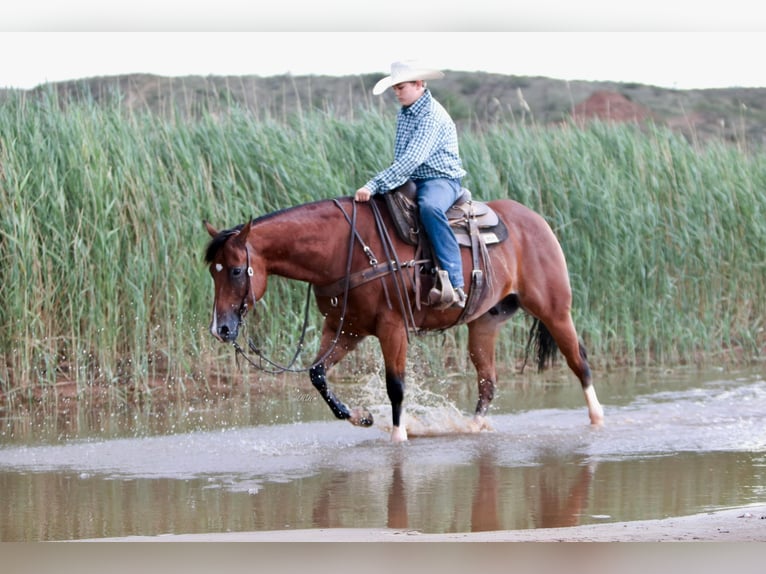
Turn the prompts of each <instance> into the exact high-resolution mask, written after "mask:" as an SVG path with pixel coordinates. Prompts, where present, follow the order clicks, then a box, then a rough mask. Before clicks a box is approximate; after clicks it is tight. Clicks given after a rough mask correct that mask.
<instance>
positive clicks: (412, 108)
mask: <svg viewBox="0 0 766 574" xmlns="http://www.w3.org/2000/svg"><path fill="white" fill-rule="evenodd" d="M430 103H431V91H430V90H428V89H426V91H425V92H423V95H422V96H420V97H419V98H418V99H417V100H415V101H414V102H413V103H412V104H410V105H409V106H402V113H403V114H405V115H408V116H416V115H418V114H419V113H420V112H422V111H423V110H424V109H426V108H427V107H428V106H429V105H430Z"/></svg>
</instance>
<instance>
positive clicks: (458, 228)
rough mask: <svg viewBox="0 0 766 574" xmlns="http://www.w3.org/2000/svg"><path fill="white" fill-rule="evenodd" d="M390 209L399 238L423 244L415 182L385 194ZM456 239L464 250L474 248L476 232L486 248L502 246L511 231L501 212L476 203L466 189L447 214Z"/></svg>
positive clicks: (409, 182)
mask: <svg viewBox="0 0 766 574" xmlns="http://www.w3.org/2000/svg"><path fill="white" fill-rule="evenodd" d="M383 198H384V199H385V202H386V206H387V207H388V210H389V212H390V213H391V218H392V219H393V220H394V226H395V227H396V232H397V233H398V235H399V237H400V238H401V239H402V240H403V241H404V242H405V243H408V244H409V245H415V246H417V245H419V244H420V243H421V241H422V240H423V238H424V235H423V234H422V233H420V218H419V216H418V201H417V189H416V187H415V183H414V182H413V181H412V180H408V181H407V182H406V183H404V184H403V185H401V186H400V187H397V188H396V189H393V190H391V191H390V192H388V193H384V194H383ZM446 215H447V220H448V221H449V223H450V227H451V228H452V231H453V233H454V234H455V239H457V242H458V244H459V245H461V246H463V247H471V233H472V229H474V228H475V230H477V231H478V233H479V234H480V236H481V239H482V241H483V242H484V244H485V245H492V244H494V243H501V242H502V241H504V240H505V239H507V237H508V229H507V228H506V227H505V224H504V223H503V222H502V221H500V218H499V217H498V216H497V213H495V212H494V210H493V209H492V208H491V207H490V206H489V205H487V204H486V203H482V202H480V201H473V199H472V198H471V192H470V191H469V190H467V189H466V188H462V192H461V194H460V196H459V197H458V198H457V200H456V201H455V203H454V204H452V207H450V208H449V209H448V210H447V212H446Z"/></svg>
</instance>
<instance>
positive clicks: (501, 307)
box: [205, 196, 604, 442]
mask: <svg viewBox="0 0 766 574" xmlns="http://www.w3.org/2000/svg"><path fill="white" fill-rule="evenodd" d="M384 203H385V202H384V200H383V199H382V198H381V196H374V198H373V200H372V201H370V202H368V203H363V204H362V203H360V204H357V203H356V202H354V200H353V199H352V198H350V197H344V198H338V199H325V200H319V201H316V202H312V203H307V204H303V205H298V206H294V207H290V208H287V209H283V210H281V211H277V212H274V213H270V214H268V215H264V216H262V217H259V218H257V219H252V220H250V221H248V222H247V223H245V224H242V225H239V226H237V227H234V228H231V229H227V230H223V231H219V230H217V229H215V228H214V227H213V226H212V225H210V223H208V222H205V227H206V228H207V231H208V233H209V234H210V236H211V238H212V239H211V241H210V242H209V244H208V245H207V249H206V253H205V260H206V262H207V263H208V264H209V270H210V274H211V276H212V278H213V282H214V303H213V317H212V322H211V325H210V331H211V333H212V335H213V336H214V337H215V338H216V339H218V340H220V341H222V342H229V343H234V344H236V339H237V336H238V334H239V328H240V326H241V323H242V321H243V319H244V316H245V314H246V313H247V311H248V309H249V308H251V307H252V308H254V307H255V305H256V303H257V302H258V301H259V300H260V299H261V298H262V297H263V296H264V293H265V292H266V283H267V279H268V277H269V275H278V276H282V277H286V278H288V279H294V280H297V281H302V282H307V283H309V284H310V285H311V286H313V290H314V295H315V298H316V302H317V305H318V308H319V310H320V312H321V313H322V315H323V316H324V324H323V327H322V335H321V342H320V347H319V351H318V353H317V356H316V358H315V360H314V363H313V364H312V366H311V367H310V368H309V369H308V371H309V375H310V378H311V382H312V384H313V385H314V387H315V388H316V389H317V391H319V394H320V395H321V396H322V398H323V399H324V400H325V402H326V403H327V404H328V406H329V407H330V409H331V410H332V412H333V414H334V415H335V416H336V417H337V418H339V419H345V420H348V421H349V422H351V423H352V424H354V425H358V426H371V425H372V423H373V420H372V415H371V414H370V413H369V412H368V411H367V410H366V409H363V408H359V407H357V408H351V409H350V408H348V407H347V406H346V405H345V404H343V402H342V401H341V400H339V399H338V398H337V397H336V395H335V394H334V393H333V391H332V390H331V389H330V387H329V386H328V381H327V373H328V371H329V370H330V368H331V367H332V366H333V365H335V364H337V363H338V362H339V361H340V360H341V359H343V357H344V356H345V355H346V354H347V353H349V352H351V351H353V350H354V349H355V348H356V347H357V346H358V345H359V343H360V342H361V341H362V340H363V339H364V338H365V337H368V336H371V335H372V336H375V337H377V339H378V341H379V343H380V348H381V351H382V353H383V359H384V363H385V379H386V390H387V394H388V397H389V399H390V401H391V416H392V423H393V425H392V431H391V440H392V441H393V442H402V441H406V440H407V431H406V427H405V424H404V418H403V400H404V388H405V382H404V381H405V364H406V359H407V348H408V343H409V335H410V333H411V332H413V331H414V332H427V331H441V330H444V329H447V328H449V327H452V326H454V325H456V324H461V323H465V324H467V329H468V352H469V355H470V358H471V361H472V363H473V365H474V367H475V369H476V373H477V379H478V402H477V405H476V409H475V414H474V416H473V419H472V421H471V423H470V426H471V429H472V430H477V431H478V430H482V429H483V428H486V427H487V426H488V425H487V421H486V415H487V410H488V408H489V405H490V402H491V401H492V399H493V396H494V392H495V385H496V381H497V373H496V357H495V343H496V340H497V337H498V333H499V330H500V327H501V325H502V323H503V322H505V321H506V320H508V319H509V318H510V317H511V316H512V315H513V314H514V313H515V312H516V311H517V310H518V309H523V310H524V311H526V312H527V313H529V314H530V315H532V316H533V317H534V318H535V326H536V327H537V331H536V342H537V350H538V351H537V354H538V357H537V359H538V367H539V368H540V369H542V368H543V366H544V363H545V362H546V361H547V360H550V358H551V357H552V356H553V353H555V351H556V348H558V349H559V350H560V351H561V353H562V354H563V355H564V357H565V358H566V361H567V364H568V366H569V368H570V369H571V370H572V371H573V372H574V374H575V375H576V376H577V378H578V379H579V380H580V383H581V385H582V389H583V392H584V395H585V401H586V404H587V407H588V415H589V417H590V423H591V424H592V425H600V424H602V422H603V418H604V414H603V409H602V407H601V405H600V404H599V401H598V398H597V397H596V392H595V389H594V387H593V385H592V382H591V371H590V366H589V364H588V360H587V355H586V352H585V349H584V347H583V346H582V344H581V343H580V342H579V340H578V336H577V333H576V331H575V327H574V324H573V321H572V317H571V303H572V292H571V287H570V283H569V275H568V271H567V265H566V261H565V258H564V254H563V251H562V249H561V246H560V245H559V242H558V240H557V239H556V237H555V235H554V233H553V231H552V229H551V228H550V226H549V225H548V224H547V223H546V222H545V220H544V219H543V218H542V217H541V216H540V215H538V214H537V213H535V212H534V211H532V210H531V209H529V208H527V207H525V206H523V205H521V204H520V203H517V202H515V201H512V200H508V199H503V200H496V201H491V202H488V203H486V204H479V205H483V206H486V207H488V208H489V211H490V212H492V213H494V214H496V216H497V218H496V219H499V221H498V223H499V224H501V225H502V226H504V228H505V230H507V233H506V234H505V235H506V237H505V238H504V239H503V240H502V241H497V242H495V243H494V244H489V245H484V242H483V241H482V249H480V251H481V253H482V257H481V259H482V260H481V261H479V262H478V263H477V256H476V253H475V250H471V249H461V252H462V256H463V268H464V273H465V274H466V277H467V280H466V286H467V291H468V301H467V303H466V307H465V308H464V309H461V308H456V307H447V308H443V306H439V305H438V304H437V303H432V302H431V300H430V299H429V298H428V293H429V289H430V288H431V287H432V285H433V283H434V282H435V281H434V279H433V277H434V272H435V270H434V269H433V268H429V266H428V265H427V264H424V261H425V260H424V259H418V256H419V255H422V253H421V251H420V250H419V249H420V248H419V247H417V246H415V245H413V244H412V242H408V241H406V240H405V239H404V238H403V237H402V236H401V235H400V234H397V233H395V232H393V231H392V232H391V234H389V233H388V232H387V230H389V229H393V228H394V225H395V221H394V220H393V218H392V216H391V211H390V210H389V209H387V208H386V205H384ZM469 203H470V204H472V203H473V202H469ZM464 219H466V220H468V219H472V218H464ZM456 235H457V234H456ZM474 243H475V240H474ZM478 267H481V269H477V268H478ZM429 271H430V273H429ZM436 271H437V272H438V270H436ZM477 276H478V277H479V278H480V279H481V281H478V282H477V281H476V277H477ZM424 293H425V295H424ZM413 301H414V302H415V303H414V305H413ZM534 328H535V327H533V329H534ZM530 342H531V340H530ZM528 348H529V346H528Z"/></svg>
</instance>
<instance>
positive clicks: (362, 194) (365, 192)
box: [354, 187, 372, 202]
mask: <svg viewBox="0 0 766 574" xmlns="http://www.w3.org/2000/svg"><path fill="white" fill-rule="evenodd" d="M371 196H372V192H371V191H370V190H369V189H367V188H366V187H360V188H359V189H357V190H356V193H355V194H354V200H356V201H361V202H365V201H370V197H371Z"/></svg>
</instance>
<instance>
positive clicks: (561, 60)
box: [0, 0, 766, 89]
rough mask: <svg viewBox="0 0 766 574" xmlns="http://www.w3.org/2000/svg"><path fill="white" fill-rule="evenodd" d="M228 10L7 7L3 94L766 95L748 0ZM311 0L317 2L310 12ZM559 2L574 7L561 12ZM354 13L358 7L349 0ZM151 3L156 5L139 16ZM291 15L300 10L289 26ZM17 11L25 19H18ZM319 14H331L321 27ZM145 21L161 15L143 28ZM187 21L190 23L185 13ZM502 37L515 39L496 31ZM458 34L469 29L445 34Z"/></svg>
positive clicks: (757, 29) (293, 4)
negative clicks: (657, 7)
mask: <svg viewBox="0 0 766 574" xmlns="http://www.w3.org/2000/svg"><path fill="white" fill-rule="evenodd" d="M231 1H232V0H219V1H218V2H216V3H215V5H216V6H218V7H220V8H221V9H220V10H209V11H208V12H202V11H200V10H199V8H196V9H195V8H194V6H199V3H194V2H186V3H179V6H177V7H171V8H168V9H167V10H164V11H163V9H162V7H163V3H162V2H150V1H149V0H133V2H131V3H130V4H129V5H130V8H127V6H128V4H127V3H126V4H125V7H126V8H125V9H124V10H123V9H121V8H120V7H121V6H122V3H119V2H114V3H112V2H103V1H101V2H97V3H95V4H94V5H93V7H92V8H93V9H88V8H83V6H77V7H76V8H77V9H75V10H74V11H69V10H65V9H64V8H66V7H67V6H69V5H70V4H71V2H70V3H69V4H66V3H65V0H27V1H26V2H24V3H15V4H21V7H19V6H16V7H11V8H9V5H11V4H14V3H12V2H6V3H4V7H2V8H0V54H1V55H2V57H1V58H0V87H15V88H24V89H29V88H32V87H34V86H37V85H39V84H42V83H45V82H57V81H63V80H71V79H79V78H85V77H91V76H105V75H118V74H128V73H151V74H159V75H165V76H183V75H191V74H193V75H248V74H255V75H260V76H270V75H278V74H285V73H292V74H294V75H303V74H326V75H349V74H351V75H353V74H360V73H380V74H381V75H384V74H387V73H388V71H389V67H390V63H391V62H392V61H394V60H399V59H419V60H421V61H423V62H424V63H426V64H428V65H431V66H433V67H435V68H441V69H448V70H463V71H487V72H495V73H502V74H513V75H524V76H546V77H551V78H558V79H564V80H591V81H593V80H604V81H617V82H638V83H643V84H649V85H656V86H662V87H669V88H679V89H691V88H710V87H730V86H744V87H766V66H764V64H763V61H762V60H763V54H764V53H766V23H765V22H766V20H764V18H763V15H762V14H761V13H760V12H753V10H754V9H753V8H752V4H750V5H751V8H750V11H751V13H750V14H749V15H748V16H749V17H748V18H743V16H742V12H741V10H740V8H739V7H738V6H736V3H737V2H739V1H740V0H730V1H729V2H728V3H726V4H725V6H727V10H726V11H725V13H720V12H715V11H711V12H710V13H709V14H708V13H707V12H705V11H704V10H702V9H701V8H700V7H702V6H704V5H705V4H704V2H702V0H698V1H697V2H694V3H692V5H693V6H696V7H697V11H696V12H695V14H697V17H696V19H695V18H691V19H690V18H688V16H687V14H688V10H685V9H684V8H690V7H691V6H686V7H684V6H680V7H678V8H676V9H674V8H672V6H676V4H674V3H673V2H672V0H669V1H666V2H665V3H661V4H663V8H665V9H664V11H663V12H662V17H661V18H660V17H656V16H655V17H653V18H654V19H651V18H650V17H649V16H648V15H647V14H646V13H644V12H642V13H641V14H638V13H635V14H633V13H630V12H623V13H622V14H621V15H620V14H618V15H617V16H615V15H614V13H613V12H610V13H609V14H610V15H611V19H610V17H608V16H602V17H600V18H594V17H593V15H588V14H586V13H583V12H580V11H577V10H575V9H574V8H570V7H576V6H578V4H576V3H568V2H566V0H529V2H530V3H531V4H534V6H535V7H536V10H537V11H536V12H535V11H534V10H533V11H531V12H530V11H529V9H527V11H524V10H521V11H517V12H515V13H509V12H508V11H506V12H503V13H501V14H500V15H498V17H497V18H493V14H491V13H490V14H487V12H486V10H484V11H482V10H474V11H466V10H467V9H466V8H465V6H466V4H469V5H470V6H471V7H474V8H478V7H480V6H481V3H482V2H483V1H484V0H472V1H471V2H470V3H462V4H460V6H463V7H464V8H463V10H464V13H462V14H461V13H460V9H459V8H453V9H450V10H447V9H443V8H442V9H441V11H440V12H438V13H439V14H440V15H441V16H440V17H441V20H439V19H438V18H437V19H436V20H433V19H432V20H427V19H425V18H417V16H418V15H419V13H418V12H417V10H415V9H414V8H413V7H414V6H416V5H418V6H419V4H417V1H416V0H409V1H408V2H406V3H405V5H403V6H400V7H397V4H396V3H397V2H400V1H401V0H388V2H387V4H385V7H386V9H385V10H383V8H380V9H379V10H378V12H377V13H375V12H373V13H372V14H371V16H370V17H369V18H362V19H360V16H359V15H358V14H357V15H356V17H355V18H352V17H351V16H348V14H349V13H347V12H344V11H343V9H342V8H343V6H341V7H340V8H341V10H340V11H338V12H336V13H333V14H334V15H333V16H332V17H331V18H330V17H328V16H327V12H328V9H329V7H331V6H332V5H333V1H334V2H335V4H336V5H337V4H338V3H340V4H344V3H345V2H344V0H332V1H331V0H323V1H319V0H277V2H272V3H270V4H276V5H277V6H281V7H282V11H279V10H276V11H273V12H272V13H270V14H266V15H265V17H264V15H263V13H258V18H255V15H256V14H255V13H254V12H253V11H252V8H251V7H252V6H253V5H258V4H262V3H261V2H248V3H245V4H242V5H240V6H237V8H238V10H237V11H234V12H232V11H229V12H227V11H226V10H225V8H226V7H227V6H228V5H229V4H230V3H231ZM421 1H422V0H421ZM598 1H600V0H591V2H598ZM652 1H659V0H644V2H643V3H642V5H644V6H645V5H646V3H647V2H649V4H651V2H652ZM83 2H84V3H85V4H88V2H87V1H86V0H83ZM83 2H80V4H82V3H83ZM301 2H307V4H305V5H304V6H301ZM556 2H563V4H561V5H560V6H556V5H555V4H556ZM732 2H733V4H732ZM41 4H43V5H46V4H47V6H40V5H41ZM235 4H236V0H235ZM352 4H353V5H356V4H358V2H356V0H354V1H353V2H352V0H348V5H349V6H350V5H352ZM359 4H364V3H359ZM551 4H553V8H555V10H554V11H551V12H550V13H545V12H544V11H543V9H544V8H545V7H550V5H551ZM604 4H605V5H609V6H613V5H614V4H616V3H615V2H614V1H613V0H611V1H610V2H604ZM681 4H683V3H681ZM714 4H715V6H717V7H718V8H720V7H721V6H723V5H724V4H723V3H720V2H717V3H714ZM106 5H108V6H111V7H113V8H112V9H111V11H110V12H108V13H105V12H104V13H102V12H99V11H98V8H96V7H98V6H106ZM407 5H409V6H407ZM425 5H426V7H428V3H426V4H425ZM438 5H439V6H442V7H444V6H447V5H448V3H447V4H445V3H441V2H439V3H438ZM512 5H513V4H512V3H511V6H512ZM114 6H116V8H114ZM202 6H205V4H204V3H203V4H202ZM375 6H378V4H375ZM147 7H151V8H152V10H151V11H150V10H148V9H147V10H146V11H144V12H142V8H147ZM320 7H321V8H322V10H319V8H320ZM407 7H409V8H410V9H409V12H407V13H408V14H409V16H410V18H409V19H407V20H405V21H404V23H405V26H404V29H403V30H402V31H399V32H381V31H376V27H379V28H383V29H385V27H386V26H385V24H386V23H388V22H392V21H393V20H394V19H396V18H395V17H396V15H397V14H400V13H402V11H405V10H406V8H407ZM208 8H210V6H208ZM292 8H295V9H296V10H297V11H296V12H295V14H294V16H293V17H292V19H290V18H289V16H290V14H289V11H290V9H292ZM78 9H79V11H78ZM431 9H433V6H432V7H431ZM9 10H10V11H15V13H13V14H11V15H10V16H11V17H10V19H9V17H8V14H7V13H8V11H9ZM102 10H103V9H102ZM172 10H176V11H175V12H173V11H172ZM272 10H274V9H273V8H272ZM312 10H317V11H318V12H317V14H319V13H321V14H323V15H324V16H317V18H319V19H318V20H316V21H314V22H312V20H311V17H312V15H313V12H312ZM612 10H614V9H612ZM757 10H762V9H761V8H758V9H757ZM734 11H739V15H738V19H737V20H734V19H733V17H732V16H731V14H732V12H734ZM147 12H151V14H152V18H146V17H144V18H143V19H142V18H141V15H142V14H144V15H145V14H146V13H147ZM179 14H183V15H184V17H181V18H178V17H177V16H178V15H179ZM223 14H228V19H225V18H223ZM445 14H447V15H448V16H445ZM471 14H473V15H474V16H475V18H474V19H471V17H470V16H471ZM477 14H482V16H478V15H477ZM551 14H555V15H557V17H554V16H552V15H551ZM376 16H377V17H378V18H377V20H376V18H375V17H376ZM413 16H415V17H413ZM328 18H329V19H328ZM453 18H454V19H455V21H454V22H453V21H452V19H453ZM399 20H402V19H401V18H399ZM538 20H539V21H538ZM280 22H283V25H279V24H280ZM511 22H513V23H515V25H511V24H510V23H511ZM536 22H537V24H536ZM419 23H427V24H431V26H430V28H431V31H411V30H407V26H408V25H409V26H411V27H412V28H413V29H417V26H416V24H419ZM503 23H505V24H506V25H505V26H503ZM288 24H290V25H288ZM311 24H313V25H311ZM391 27H392V28H393V26H391ZM425 27H429V26H425ZM275 28H276V29H285V30H288V31H274V29H275ZM322 28H325V29H329V30H335V31H323V30H322ZM503 28H506V29H507V30H510V31H493V30H496V29H499V30H502V29H503ZM451 29H455V30H467V31H465V32H453V31H447V30H451ZM105 30H110V31H105ZM242 30H247V31H242ZM479 30H481V31H479Z"/></svg>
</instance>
